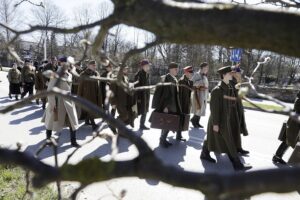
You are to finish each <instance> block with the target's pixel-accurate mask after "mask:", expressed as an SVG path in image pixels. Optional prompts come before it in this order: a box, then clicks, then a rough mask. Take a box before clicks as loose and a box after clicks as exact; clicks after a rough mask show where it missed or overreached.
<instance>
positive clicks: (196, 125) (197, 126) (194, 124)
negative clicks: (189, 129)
mask: <svg viewBox="0 0 300 200" xmlns="http://www.w3.org/2000/svg"><path fill="white" fill-rule="evenodd" d="M191 122H192V125H193V126H194V128H200V126H199V125H198V124H197V123H196V122H195V121H193V120H191Z"/></svg>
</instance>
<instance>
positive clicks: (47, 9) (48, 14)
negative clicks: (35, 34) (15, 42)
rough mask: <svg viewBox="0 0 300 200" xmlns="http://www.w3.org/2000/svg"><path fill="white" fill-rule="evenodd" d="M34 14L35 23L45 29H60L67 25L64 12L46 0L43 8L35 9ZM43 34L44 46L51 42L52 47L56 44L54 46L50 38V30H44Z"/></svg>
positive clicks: (37, 7)
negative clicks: (61, 26)
mask: <svg viewBox="0 0 300 200" xmlns="http://www.w3.org/2000/svg"><path fill="white" fill-rule="evenodd" d="M32 14H33V16H34V19H33V23H35V24H38V25H42V26H45V27H49V26H53V27H58V26H60V25H64V24H65V23H66V16H65V14H64V13H63V11H62V10H61V9H60V8H59V7H58V6H56V5H55V4H53V3H52V2H51V1H50V0H45V1H44V5H43V7H40V6H36V7H33V9H32ZM41 33H42V34H41V38H44V40H43V45H44V43H45V42H47V41H50V45H49V46H50V47H52V46H53V45H54V44H52V41H53V40H51V39H50V38H49V34H48V30H43V31H41ZM50 49H51V48H50ZM51 56H53V55H51ZM47 57H48V53H47Z"/></svg>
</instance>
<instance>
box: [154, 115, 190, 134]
mask: <svg viewBox="0 0 300 200" xmlns="http://www.w3.org/2000/svg"><path fill="white" fill-rule="evenodd" d="M189 120H190V115H176V114H169V113H161V112H157V111H153V112H152V114H151V117H150V120H149V121H150V123H151V128H157V129H164V130H170V131H186V130H188V129H189Z"/></svg>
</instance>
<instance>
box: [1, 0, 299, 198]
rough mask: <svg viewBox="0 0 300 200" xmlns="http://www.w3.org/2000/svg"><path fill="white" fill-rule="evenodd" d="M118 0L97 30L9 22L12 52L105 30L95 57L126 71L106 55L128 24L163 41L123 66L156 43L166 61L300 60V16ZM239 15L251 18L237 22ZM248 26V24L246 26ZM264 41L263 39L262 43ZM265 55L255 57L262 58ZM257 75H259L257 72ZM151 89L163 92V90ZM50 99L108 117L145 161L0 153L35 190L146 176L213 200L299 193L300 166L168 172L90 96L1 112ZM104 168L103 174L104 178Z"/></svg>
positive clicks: (55, 91)
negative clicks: (53, 36)
mask: <svg viewBox="0 0 300 200" xmlns="http://www.w3.org/2000/svg"><path fill="white" fill-rule="evenodd" d="M112 2H113V3H114V5H115V7H114V11H113V13H112V14H111V15H109V16H107V17H106V18H104V19H100V20H98V21H95V22H92V23H90V24H86V25H81V26H75V27H72V28H65V27H63V28H61V27H57V26H55V25H53V26H49V25H43V26H32V27H30V28H28V29H26V30H23V31H17V30H15V29H13V28H10V27H8V26H7V25H5V24H3V23H0V25H1V26H3V27H4V28H8V29H9V30H10V31H12V32H13V33H14V34H15V37H13V38H12V39H11V41H10V42H9V43H8V44H7V45H8V47H10V46H11V45H12V42H14V41H15V40H16V39H17V38H18V37H19V36H21V35H23V34H27V33H30V32H33V31H36V30H43V31H46V30H47V31H53V32H55V33H78V32H80V31H81V30H84V29H89V28H93V27H97V26H98V27H99V26H101V28H100V30H99V32H98V34H97V35H96V37H95V40H94V43H93V45H92V53H93V55H94V56H95V57H97V56H98V57H100V59H101V60H111V61H112V63H113V65H115V66H118V65H117V64H115V61H114V60H113V59H111V58H110V57H109V56H107V55H105V54H103V52H102V51H100V49H101V47H102V45H103V43H104V40H105V37H106V36H107V34H108V33H109V31H110V30H111V28H113V27H114V26H116V25H120V24H126V25H129V26H134V27H137V28H141V29H144V30H148V31H150V32H152V33H153V34H155V35H156V39H155V41H153V42H150V43H147V44H146V45H145V47H142V48H134V49H131V50H130V51H128V52H127V53H126V54H125V55H124V58H123V62H126V61H128V59H129V58H130V56H133V55H136V54H138V53H141V52H143V51H145V50H146V49H148V48H152V47H153V46H155V45H158V44H165V43H168V44H170V45H160V46H159V48H158V50H159V52H160V54H161V56H162V57H163V58H164V59H165V60H167V59H172V60H173V59H175V60H176V59H178V60H180V59H182V58H181V55H180V53H181V50H182V48H181V47H182V46H181V45H185V44H204V45H221V46H224V47H226V46H235V47H241V48H244V49H246V48H248V49H262V50H270V51H275V52H278V53H282V54H286V55H290V56H298V57H299V56H300V45H299V44H300V38H299V35H300V26H299V24H300V15H299V14H296V13H291V12H286V11H282V12H277V11H269V10H268V11H266V10H262V9H255V7H252V8H251V7H246V6H243V5H231V4H203V3H197V2H196V3H195V2H194V3H186V2H179V1H173V0H165V1H156V0H130V1H124V0H113V1H112ZM149 8H151V9H149ZM237 16H243V17H238V18H237ZM199 19H201V20H199ZM233 22H234V23H233ZM245 24H247V26H244V25H245ZM233 30H239V31H233ZM258 35H259V37H257V36H258ZM274 44H276V45H274ZM172 47H174V48H172ZM207 49H210V48H207ZM10 52H11V53H12V54H13V55H14V56H15V57H16V58H18V56H17V55H16V54H15V52H14V51H12V50H11V51H10ZM99 55H100V56H99ZM257 55H259V53H258V54H257ZM257 55H255V57H256V58H260V57H259V56H257ZM209 57H211V55H210V53H209V51H207V55H206V57H205V58H206V59H209ZM296 64H298V63H296ZM259 66H260V64H258V65H257V67H256V68H255V69H256V70H257V69H258V68H259ZM295 66H296V65H295ZM122 67H123V65H121V66H120V68H121V69H122ZM256 70H255V71H256ZM118 73H119V74H121V73H122V70H119V72H118ZM253 74H255V72H252V75H253ZM252 75H251V77H250V79H249V81H248V82H246V83H245V84H247V85H250V86H251V87H250V88H254V89H255V86H254V85H253V84H252V82H251V80H252V79H251V78H252ZM52 76H55V77H58V78H60V77H61V75H60V74H52ZM119 77H120V76H118V77H117V78H116V79H112V80H105V81H112V82H115V83H117V84H120V85H122V82H121V81H120V79H119ZM151 87H154V88H155V87H156V86H151ZM124 89H125V91H129V92H130V90H129V89H128V88H126V87H124ZM139 89H145V88H139ZM146 89H148V88H146ZM254 91H256V90H254ZM257 94H258V93H257ZM47 95H57V96H62V97H63V98H66V99H69V100H72V101H74V102H76V103H78V104H79V105H80V106H81V107H82V108H84V109H87V110H88V111H90V112H91V113H94V114H96V115H99V116H101V117H102V118H103V119H104V120H105V121H107V122H108V123H109V124H110V125H112V126H114V127H116V128H118V129H119V131H120V132H121V133H122V135H124V136H125V137H127V138H128V139H129V140H130V141H131V142H132V143H133V144H134V145H135V146H136V147H137V149H138V151H139V155H138V156H137V157H136V158H134V159H132V160H128V161H110V162H102V161H101V160H99V159H86V160H82V161H80V162H79V163H77V164H75V165H70V164H68V159H69V158H68V159H67V160H66V162H65V164H64V165H63V166H61V167H53V166H50V165H47V164H45V163H43V162H41V161H39V160H37V159H36V158H34V157H33V156H31V155H27V154H25V153H22V152H19V151H14V150H8V149H0V159H1V161H3V162H5V163H11V162H12V163H16V164H18V165H20V166H23V167H24V168H27V169H29V170H31V171H33V172H34V173H35V176H34V177H33V184H34V186H36V187H38V186H42V185H45V184H47V183H49V182H51V181H78V182H80V183H82V186H81V187H80V189H81V188H82V187H84V186H86V185H89V184H91V183H94V182H97V181H104V180H108V179H111V178H116V177H127V176H138V177H141V178H152V179H153V178H155V179H160V180H162V181H164V182H166V183H169V184H172V185H174V186H179V187H186V188H191V189H196V190H199V191H201V192H203V193H204V194H205V195H207V197H208V198H209V199H234V198H239V199H242V198H247V197H250V196H253V195H255V194H260V193H264V192H279V193H282V192H290V191H295V190H297V189H299V183H300V179H299V177H298V176H300V175H299V174H300V173H299V170H300V168H299V167H295V168H282V169H270V170H268V169H267V170H258V171H253V172H247V173H235V174H226V175H220V174H204V173H194V172H188V171H183V170H181V169H178V168H175V167H172V166H166V165H164V164H163V163H162V161H161V160H159V159H158V158H157V156H156V155H155V153H154V152H153V151H152V150H151V148H150V147H149V146H148V145H147V143H146V142H145V141H144V140H143V139H142V138H140V137H139V136H137V135H136V134H135V133H133V132H132V131H131V130H129V129H128V128H126V126H124V124H123V123H121V122H120V121H117V120H116V119H114V118H112V117H111V116H110V115H107V113H105V112H104V111H103V110H101V109H99V108H98V107H97V106H95V105H94V104H92V103H90V102H88V101H86V100H84V99H82V98H79V97H74V96H72V95H69V94H67V93H65V92H64V91H61V90H58V89H57V88H54V89H53V90H51V91H47V92H44V93H40V94H37V95H35V96H31V97H29V98H28V99H23V100H22V101H20V102H18V103H16V104H13V105H10V106H8V107H6V108H3V109H1V111H0V112H1V113H7V112H9V111H12V110H14V109H16V108H19V107H21V106H23V105H24V104H26V103H28V102H29V101H31V100H33V99H34V98H40V97H42V96H47ZM259 95H260V96H261V97H262V98H265V99H270V100H272V101H274V102H276V103H278V104H279V105H282V106H283V107H284V108H286V106H285V105H284V104H283V103H282V102H280V101H278V100H276V99H274V98H272V97H270V96H267V95H263V94H259ZM268 112H272V113H273V112H274V113H282V114H286V115H289V116H291V117H292V118H293V119H294V120H298V121H299V119H298V118H299V116H298V115H296V114H295V113H293V112H291V110H289V109H288V108H287V110H284V111H281V112H279V111H278V112H276V111H273V110H271V111H268ZM99 132H101V130H100V131H99ZM98 136H99V133H97V134H95V135H94V137H93V139H94V138H96V137H98ZM74 153H75V151H74ZM74 153H72V154H71V155H70V156H69V157H71V156H72V155H73V154H74ZM99 169H100V171H101V173H99ZM76 174H80V176H76ZM278 174H280V176H278ZM257 183H259V184H257Z"/></svg>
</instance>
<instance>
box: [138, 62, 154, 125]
mask: <svg viewBox="0 0 300 200" xmlns="http://www.w3.org/2000/svg"><path fill="white" fill-rule="evenodd" d="M140 67H141V69H140V70H139V71H138V72H137V73H136V74H135V76H134V81H136V82H137V84H135V87H142V86H149V85H150V80H149V71H150V62H149V61H148V60H147V59H143V60H142V61H141V62H140ZM136 99H137V109H138V115H141V119H140V130H149V128H148V127H146V126H145V121H146V117H147V113H148V111H149V101H150V90H142V91H137V92H136Z"/></svg>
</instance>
